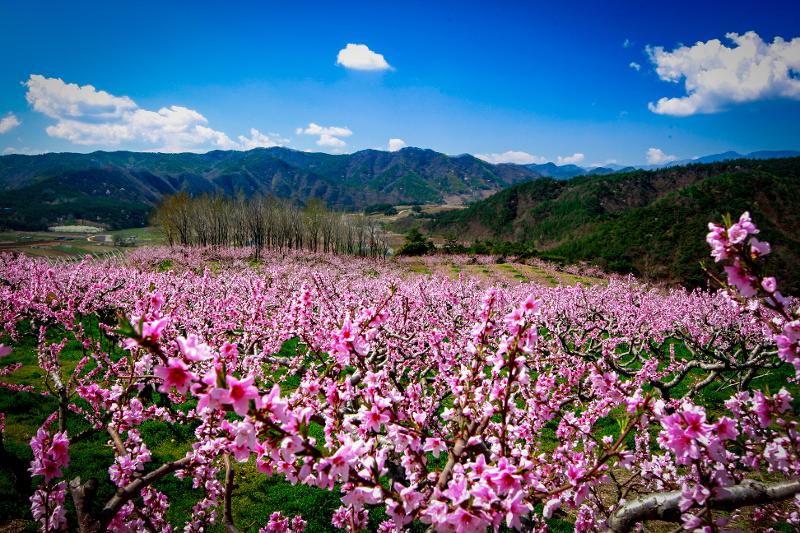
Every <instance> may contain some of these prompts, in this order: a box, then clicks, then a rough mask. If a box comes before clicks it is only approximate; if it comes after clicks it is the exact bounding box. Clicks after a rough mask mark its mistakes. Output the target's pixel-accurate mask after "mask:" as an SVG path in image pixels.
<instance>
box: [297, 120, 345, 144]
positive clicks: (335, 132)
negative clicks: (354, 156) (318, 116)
mask: <svg viewBox="0 0 800 533" xmlns="http://www.w3.org/2000/svg"><path fill="white" fill-rule="evenodd" d="M295 133H296V134H297V135H313V136H316V137H319V138H318V139H317V146H325V147H328V148H344V147H345V146H347V143H346V142H344V141H343V140H342V139H340V137H350V136H351V135H352V134H353V132H352V131H351V130H350V129H349V128H343V127H340V126H320V125H319V124H315V123H313V122H311V123H310V124H309V125H308V127H306V128H297V129H296V130H295Z"/></svg>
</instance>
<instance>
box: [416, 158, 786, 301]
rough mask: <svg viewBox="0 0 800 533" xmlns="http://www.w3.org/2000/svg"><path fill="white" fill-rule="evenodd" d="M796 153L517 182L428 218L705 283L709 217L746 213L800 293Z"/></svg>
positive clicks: (432, 224)
mask: <svg viewBox="0 0 800 533" xmlns="http://www.w3.org/2000/svg"><path fill="white" fill-rule="evenodd" d="M798 191H800V157H794V158H783V159H765V158H756V157H752V158H750V159H736V160H723V161H719V162H712V163H695V164H691V165H687V166H670V167H665V168H661V169H656V170H634V171H630V172H618V173H614V174H609V175H594V176H580V177H575V178H572V179H570V180H559V179H554V178H540V179H537V180H533V181H530V182H527V183H522V184H518V185H514V186H511V187H509V188H507V189H504V190H503V191H501V192H499V193H497V194H494V195H492V196H491V197H489V198H487V199H485V200H482V201H479V202H476V203H474V204H472V205H470V206H469V207H468V208H466V209H463V210H459V211H449V212H446V213H441V214H439V215H437V216H436V217H435V218H434V219H432V220H430V221H429V222H428V230H429V231H430V232H432V233H437V234H442V235H445V236H451V237H457V238H458V239H459V240H461V241H462V242H465V243H468V242H469V241H470V240H474V239H480V240H486V239H489V240H492V241H495V242H496V241H514V242H525V243H528V244H530V245H532V246H533V247H534V248H535V249H536V250H538V251H539V252H540V253H542V254H544V255H546V256H549V257H551V258H557V259H563V260H565V261H567V262H578V261H589V262H591V263H595V264H598V265H600V266H601V267H603V268H605V269H606V270H610V271H616V272H622V273H627V272H632V273H635V274H638V275H642V276H646V277H649V278H652V279H660V280H664V281H667V282H675V283H681V284H683V285H687V286H698V285H703V284H704V283H705V280H706V279H707V277H706V275H705V273H704V272H703V270H702V269H701V267H700V262H701V261H705V262H706V263H713V261H711V260H710V258H709V255H708V254H709V250H708V246H707V245H706V243H705V235H706V233H707V231H708V229H707V224H708V222H709V221H719V220H721V217H722V215H724V214H731V215H732V216H734V217H738V215H739V214H740V213H742V212H744V211H750V213H751V214H752V216H753V219H754V220H755V222H756V223H757V224H758V226H759V227H760V228H761V230H762V232H761V234H760V235H759V238H761V239H763V240H767V241H770V242H771V243H772V244H773V248H772V254H771V255H770V257H769V258H768V263H769V271H770V272H771V273H772V275H777V277H778V279H780V280H782V282H783V283H784V285H783V289H784V291H785V292H788V291H792V292H794V293H797V292H798V291H800V269H797V264H800V195H798V194H797V192H798Z"/></svg>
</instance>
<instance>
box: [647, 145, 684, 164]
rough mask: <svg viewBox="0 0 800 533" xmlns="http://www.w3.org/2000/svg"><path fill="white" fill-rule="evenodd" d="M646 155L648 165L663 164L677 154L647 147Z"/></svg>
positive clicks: (672, 159) (675, 157)
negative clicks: (668, 153)
mask: <svg viewBox="0 0 800 533" xmlns="http://www.w3.org/2000/svg"><path fill="white" fill-rule="evenodd" d="M646 155H647V163H648V164H650V165H663V164H665V163H669V162H670V161H675V160H676V159H678V157H677V156H674V155H667V154H665V153H664V151H663V150H662V149H661V148H648V149H647V154H646Z"/></svg>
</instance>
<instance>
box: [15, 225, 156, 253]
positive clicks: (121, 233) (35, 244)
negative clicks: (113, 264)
mask: <svg viewBox="0 0 800 533" xmlns="http://www.w3.org/2000/svg"><path fill="white" fill-rule="evenodd" d="M74 228H81V227H80V226H74V227H64V228H58V227H54V230H57V229H61V230H62V231H3V232H0V251H2V252H20V253H25V254H27V255H32V256H39V257H50V258H57V257H61V258H68V257H79V256H83V255H87V254H89V255H95V256H103V255H109V254H112V253H115V252H116V251H118V250H119V248H118V247H115V246H114V244H115V240H117V241H119V242H120V243H123V244H124V245H125V246H152V245H157V244H161V243H162V242H163V239H162V237H161V234H160V232H159V230H158V229H157V228H149V227H148V228H131V229H123V230H116V231H90V232H85V231H73V229H74ZM64 230H67V231H64Z"/></svg>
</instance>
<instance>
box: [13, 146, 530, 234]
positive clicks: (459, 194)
mask: <svg viewBox="0 0 800 533" xmlns="http://www.w3.org/2000/svg"><path fill="white" fill-rule="evenodd" d="M538 176H539V174H537V173H536V172H534V171H532V170H530V169H527V168H525V167H522V166H518V165H492V164H489V163H486V162H485V161H481V160H480V159H477V158H475V157H472V156H470V155H463V156H457V157H451V156H448V155H445V154H441V153H438V152H434V151H433V150H422V149H419V148H405V149H403V150H400V151H397V152H381V151H378V150H364V151H361V152H356V153H353V154H345V155H330V154H323V153H307V152H299V151H296V150H289V149H287V148H266V149H263V148H259V149H255V150H250V151H247V152H241V151H214V152H208V153H206V154H190V153H184V154H159V153H140V152H94V153H91V154H70V153H63V154H54V153H51V154H43V155H38V156H23V155H9V156H3V157H0V226H7V227H13V228H20V229H40V228H42V227H44V226H46V225H47V224H50V223H53V222H59V221H64V220H69V219H86V220H96V221H98V222H102V223H106V224H110V225H111V226H114V227H118V226H120V225H123V226H126V225H127V226H131V225H139V224H142V223H143V220H144V218H145V215H143V214H142V213H146V212H147V211H149V210H150V209H151V208H152V206H154V205H155V204H156V203H157V202H158V201H159V199H160V198H161V197H162V196H163V195H165V194H171V193H175V192H177V191H180V190H186V191H188V192H189V193H191V194H202V193H208V192H218V193H223V194H227V195H238V194H243V195H245V196H251V195H254V194H263V195H269V194H272V195H275V196H278V197H281V198H289V199H292V200H295V201H298V202H304V201H306V200H308V199H310V198H315V197H316V198H321V199H322V200H324V201H325V202H326V203H327V204H328V205H329V206H330V207H333V208H339V209H348V210H353V209H363V208H365V207H367V206H370V205H374V204H378V203H391V204H397V203H423V202H444V201H446V200H451V201H452V200H455V201H463V200H473V199H478V198H483V197H486V196H488V195H489V194H491V193H493V192H496V191H499V190H500V189H502V188H504V187H507V186H509V185H512V184H515V183H520V182H523V181H528V180H531V179H534V178H537V177H538ZM34 200H35V201H34ZM122 206H126V207H125V209H123V210H122V211H120V209H122ZM117 211H120V212H117ZM112 213H115V214H113V215H112Z"/></svg>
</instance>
